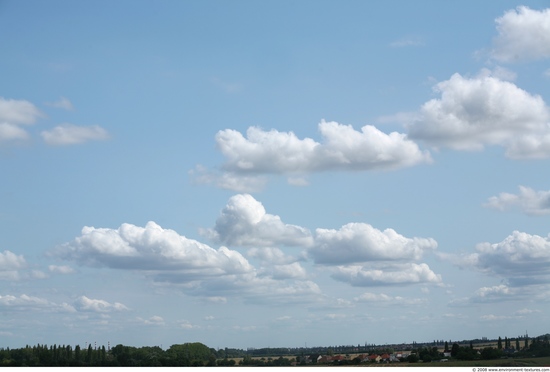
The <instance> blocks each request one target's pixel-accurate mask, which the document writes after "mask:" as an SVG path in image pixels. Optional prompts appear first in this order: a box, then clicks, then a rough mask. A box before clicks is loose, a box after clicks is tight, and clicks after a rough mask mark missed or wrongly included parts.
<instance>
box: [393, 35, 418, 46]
mask: <svg viewBox="0 0 550 372" xmlns="http://www.w3.org/2000/svg"><path fill="white" fill-rule="evenodd" d="M424 45H426V43H425V42H424V40H423V39H422V38H421V37H419V36H406V37H403V38H401V39H398V40H395V41H392V42H391V43H390V46H391V47H392V48H403V47H417V46H424Z"/></svg>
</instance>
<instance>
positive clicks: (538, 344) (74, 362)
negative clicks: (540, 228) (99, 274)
mask: <svg viewBox="0 0 550 372" xmlns="http://www.w3.org/2000/svg"><path fill="white" fill-rule="evenodd" d="M415 346H416V345H415ZM514 346H516V347H515V348H514V347H512V340H510V339H508V338H505V339H504V340H502V339H501V338H499V340H498V342H497V347H496V348H494V347H485V348H483V349H479V350H478V349H474V347H473V344H472V342H470V345H469V346H460V345H459V344H458V343H453V345H452V346H451V347H450V348H449V345H448V343H447V342H445V351H447V352H450V353H451V356H452V357H453V358H456V359H462V360H474V359H495V358H500V357H502V356H506V355H513V356H514V357H533V356H535V357H543V356H550V342H549V335H545V336H541V337H537V338H532V339H530V342H528V341H525V342H524V346H523V348H521V349H520V347H519V346H520V344H519V339H516V340H515V345H514ZM286 350H289V349H286ZM277 351H278V352H279V353H283V352H284V351H285V350H283V349H279V350H277ZM379 351H380V352H382V349H380V350H379ZM384 352H385V351H384ZM264 353H265V351H262V352H260V353H259V354H264ZM254 354H256V353H253V352H251V350H249V351H245V350H241V349H220V350H215V349H212V348H209V347H207V346H206V345H204V344H202V343H198V342H196V343H186V344H176V345H172V346H170V348H169V349H168V350H163V349H162V348H160V347H158V346H153V347H149V346H145V347H139V348H136V347H132V346H124V345H117V346H115V347H113V348H112V349H111V350H106V348H105V346H101V347H98V348H93V347H92V345H89V346H88V347H87V348H85V349H81V348H80V346H79V345H76V346H75V347H74V348H73V347H71V346H70V345H50V346H48V345H40V344H38V345H35V346H32V347H31V346H28V345H27V346H25V347H24V348H19V349H10V348H6V349H4V348H2V349H0V366H37V367H38V366H136V367H137V366H204V365H208V366H217V365H218V366H232V365H235V364H236V363H235V360H234V359H233V358H243V359H242V360H241V361H240V364H242V365H258V366H260V365H261V366H263V365H265V366H284V365H289V364H290V363H292V362H293V361H296V362H298V363H300V362H301V361H302V359H303V360H305V358H304V357H305V354H304V353H303V352H302V353H300V354H294V355H297V356H296V357H295V358H294V357H293V356H291V357H290V358H286V357H283V356H278V357H273V358H272V357H267V354H265V355H266V357H260V358H258V356H257V355H254ZM323 354H324V353H323ZM252 356H254V358H253V357H252ZM443 357H444V356H443V353H441V352H440V351H439V349H438V348H437V347H436V346H434V347H429V346H423V347H417V348H415V349H413V350H412V352H411V355H410V356H409V357H408V359H407V360H403V361H408V362H418V361H420V360H422V361H424V362H430V361H432V360H439V359H442V358H443ZM345 362H346V363H353V362H357V363H360V360H357V361H354V360H346V361H345Z"/></svg>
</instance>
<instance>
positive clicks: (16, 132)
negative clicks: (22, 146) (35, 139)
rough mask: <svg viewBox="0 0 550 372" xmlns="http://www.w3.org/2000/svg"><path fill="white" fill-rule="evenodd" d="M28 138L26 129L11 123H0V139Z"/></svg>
mask: <svg viewBox="0 0 550 372" xmlns="http://www.w3.org/2000/svg"><path fill="white" fill-rule="evenodd" d="M27 138H29V134H28V133H27V131H26V130H24V129H22V128H20V127H19V126H17V125H15V124H11V123H0V141H14V140H24V139H27Z"/></svg>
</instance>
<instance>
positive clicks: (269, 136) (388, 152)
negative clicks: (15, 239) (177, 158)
mask: <svg viewBox="0 0 550 372" xmlns="http://www.w3.org/2000/svg"><path fill="white" fill-rule="evenodd" d="M319 131H320V132H321V135H322V137H323V139H324V141H323V143H319V142H316V141H314V140H313V139H311V138H305V139H303V140H302V139H299V138H298V137H296V135H295V134H294V133H292V132H278V131H276V130H271V131H269V132H266V131H263V130H262V129H260V128H256V127H250V128H249V129H248V130H247V133H246V138H245V137H243V135H242V134H241V133H240V132H238V131H235V130H232V129H226V130H222V131H220V132H218V134H217V135H216V143H217V145H218V148H219V149H220V151H221V152H222V153H223V155H224V156H225V157H226V158H227V162H226V163H225V165H224V168H225V169H226V170H228V171H231V172H235V173H239V174H260V173H274V174H293V173H299V174H304V173H310V172H317V171H327V170H355V171H360V170H371V169H395V168H401V167H407V166H413V165H416V164H419V163H425V162H430V161H431V157H430V155H429V154H428V153H423V152H421V151H420V149H419V148H418V146H417V145H416V143H414V142H412V141H410V140H408V139H407V137H406V135H404V134H401V133H396V132H392V133H390V134H385V133H383V132H381V131H379V130H378V129H376V128H375V127H373V126H370V125H366V126H364V127H363V128H362V129H361V131H356V130H355V129H353V127H352V126H350V125H342V124H338V123H336V122H325V121H322V122H321V123H320V124H319Z"/></svg>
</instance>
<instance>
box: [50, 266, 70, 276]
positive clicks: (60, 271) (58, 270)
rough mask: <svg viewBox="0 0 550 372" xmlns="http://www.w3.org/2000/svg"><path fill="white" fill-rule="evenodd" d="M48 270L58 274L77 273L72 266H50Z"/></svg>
mask: <svg viewBox="0 0 550 372" xmlns="http://www.w3.org/2000/svg"><path fill="white" fill-rule="evenodd" d="M48 270H50V272H52V273H56V274H72V273H74V272H75V271H74V269H73V268H72V267H70V266H58V265H50V266H48Z"/></svg>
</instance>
